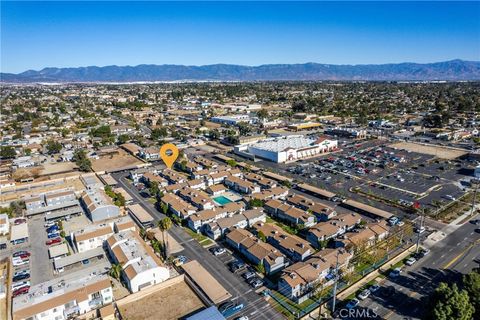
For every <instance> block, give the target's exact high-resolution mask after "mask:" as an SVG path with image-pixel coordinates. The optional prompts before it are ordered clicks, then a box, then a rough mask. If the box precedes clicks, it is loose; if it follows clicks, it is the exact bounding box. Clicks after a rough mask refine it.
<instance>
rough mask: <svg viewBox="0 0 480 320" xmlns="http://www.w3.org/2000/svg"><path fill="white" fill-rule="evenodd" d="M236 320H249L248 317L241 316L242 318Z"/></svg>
mask: <svg viewBox="0 0 480 320" xmlns="http://www.w3.org/2000/svg"><path fill="white" fill-rule="evenodd" d="M235 320H248V317H247V316H241V317H238V318H235Z"/></svg>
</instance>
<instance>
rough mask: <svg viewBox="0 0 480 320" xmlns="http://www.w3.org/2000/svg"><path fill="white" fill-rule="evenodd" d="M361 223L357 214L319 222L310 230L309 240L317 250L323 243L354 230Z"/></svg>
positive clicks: (343, 215) (348, 214) (345, 214)
mask: <svg viewBox="0 0 480 320" xmlns="http://www.w3.org/2000/svg"><path fill="white" fill-rule="evenodd" d="M360 221H361V217H360V215H359V214H357V213H344V214H341V215H338V216H336V217H335V218H333V219H331V220H328V221H324V222H319V223H317V224H316V225H314V226H312V227H311V228H309V229H308V232H307V237H306V238H307V240H308V241H309V242H310V243H311V244H312V245H313V246H314V247H316V248H318V247H319V246H320V242H321V241H326V240H329V239H334V238H336V237H338V236H341V235H343V234H345V233H346V232H348V231H350V230H352V229H353V228H355V226H357V225H358V224H359V223H360Z"/></svg>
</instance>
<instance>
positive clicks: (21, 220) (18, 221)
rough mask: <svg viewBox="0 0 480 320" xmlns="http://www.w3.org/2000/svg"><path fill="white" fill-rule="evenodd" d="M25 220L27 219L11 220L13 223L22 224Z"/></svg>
mask: <svg viewBox="0 0 480 320" xmlns="http://www.w3.org/2000/svg"><path fill="white" fill-rule="evenodd" d="M25 222H27V219H21V218H20V219H15V221H13V223H14V224H22V223H25Z"/></svg>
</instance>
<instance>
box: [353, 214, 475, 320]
mask: <svg viewBox="0 0 480 320" xmlns="http://www.w3.org/2000/svg"><path fill="white" fill-rule="evenodd" d="M477 228H478V226H475V225H473V224H471V223H469V222H467V223H466V224H464V225H463V226H461V227H460V228H458V229H457V230H456V231H455V232H453V233H451V234H450V235H448V236H447V237H446V238H444V239H443V240H441V241H439V242H437V243H436V244H435V245H433V247H432V248H431V252H430V254H428V255H427V256H426V257H424V258H422V259H420V260H419V261H417V262H416V263H415V264H414V265H413V266H410V267H408V266H405V267H404V268H403V272H402V274H401V275H400V276H399V277H397V278H395V279H386V280H385V281H383V282H380V284H381V286H382V288H381V289H380V290H379V291H377V292H376V293H375V294H372V295H371V296H370V297H369V298H367V299H366V300H364V301H362V302H361V303H360V308H368V309H370V310H373V311H374V312H375V313H376V314H377V315H379V316H380V317H381V318H382V319H421V318H422V317H423V315H424V313H425V311H426V310H427V309H428V306H427V304H426V303H425V298H426V297H428V296H429V295H430V294H431V293H432V291H433V290H435V288H436V287H437V286H438V284H439V283H440V282H451V281H456V280H459V279H461V277H462V275H463V274H465V273H468V272H470V271H471V270H472V269H473V268H475V267H478V265H479V259H480V233H478V232H476V231H475V229H477ZM388 286H393V287H394V288H395V293H394V294H393V295H391V296H389V297H385V296H383V295H382V290H384V288H386V287H388Z"/></svg>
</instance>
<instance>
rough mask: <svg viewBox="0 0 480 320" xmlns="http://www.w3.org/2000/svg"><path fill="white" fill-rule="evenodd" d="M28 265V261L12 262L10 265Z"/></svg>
mask: <svg viewBox="0 0 480 320" xmlns="http://www.w3.org/2000/svg"><path fill="white" fill-rule="evenodd" d="M28 263H30V260H22V259H20V260H13V261H12V264H13V266H14V267H18V266H24V265H26V264H28Z"/></svg>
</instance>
